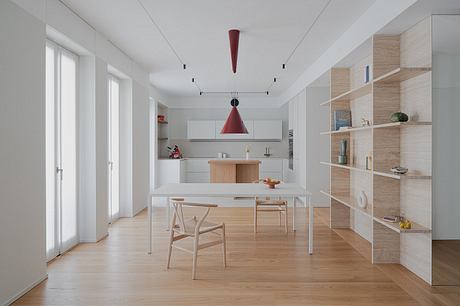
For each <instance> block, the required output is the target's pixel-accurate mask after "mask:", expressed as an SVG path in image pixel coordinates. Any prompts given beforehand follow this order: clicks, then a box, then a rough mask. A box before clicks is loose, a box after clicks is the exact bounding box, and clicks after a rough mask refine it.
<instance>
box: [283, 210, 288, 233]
mask: <svg viewBox="0 0 460 306" xmlns="http://www.w3.org/2000/svg"><path fill="white" fill-rule="evenodd" d="M284 230H285V231H286V234H287V232H288V207H287V205H285V206H284Z"/></svg>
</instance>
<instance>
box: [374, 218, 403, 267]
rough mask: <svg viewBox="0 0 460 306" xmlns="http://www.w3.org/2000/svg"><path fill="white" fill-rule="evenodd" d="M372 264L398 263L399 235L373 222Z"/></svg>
mask: <svg viewBox="0 0 460 306" xmlns="http://www.w3.org/2000/svg"><path fill="white" fill-rule="evenodd" d="M373 224H374V228H373V240H374V241H373V243H372V263H399V255H400V249H399V248H400V246H399V239H400V237H399V234H398V233H396V232H395V231H393V230H391V229H389V228H388V227H386V226H384V225H382V224H380V223H378V222H375V221H374V223H373Z"/></svg>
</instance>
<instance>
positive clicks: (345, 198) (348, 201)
mask: <svg viewBox="0 0 460 306" xmlns="http://www.w3.org/2000/svg"><path fill="white" fill-rule="evenodd" d="M321 193H322V194H324V195H325V196H328V197H330V198H331V199H334V200H336V201H337V202H339V203H341V204H343V205H345V206H347V207H349V208H351V209H353V210H357V211H359V212H361V213H363V214H364V215H366V216H368V217H370V218H372V215H371V214H370V213H368V212H367V211H366V210H365V209H362V208H361V207H359V206H357V205H356V200H355V199H354V198H353V197H352V196H350V195H349V194H331V193H330V192H328V191H323V190H321ZM367 205H368V206H369V205H371V204H369V203H368V204H367Z"/></svg>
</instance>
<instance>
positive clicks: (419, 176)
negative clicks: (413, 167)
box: [374, 171, 431, 180]
mask: <svg viewBox="0 0 460 306" xmlns="http://www.w3.org/2000/svg"><path fill="white" fill-rule="evenodd" d="M374 174H375V175H378V176H385V177H389V178H393V179H397V180H400V179H412V180H414V179H415V180H431V175H425V174H418V173H411V172H408V173H406V174H394V173H392V172H381V171H374Z"/></svg>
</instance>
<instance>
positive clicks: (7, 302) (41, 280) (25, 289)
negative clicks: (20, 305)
mask: <svg viewBox="0 0 460 306" xmlns="http://www.w3.org/2000/svg"><path fill="white" fill-rule="evenodd" d="M47 279H48V274H45V275H44V276H42V277H41V278H39V279H38V280H36V281H35V282H33V283H32V284H30V285H29V286H27V287H26V288H24V289H22V290H21V291H19V292H18V293H17V294H15V295H14V296H13V297H11V298H9V299H8V300H6V301H5V302H4V303H2V304H1V305H2V306H7V305H11V304H13V303H14V302H15V301H17V300H18V299H19V298H20V297H22V296H23V295H24V294H26V293H27V292H29V291H30V290H32V289H33V288H34V287H35V286H37V285H39V284H40V283H41V282H43V281H44V280H47Z"/></svg>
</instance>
